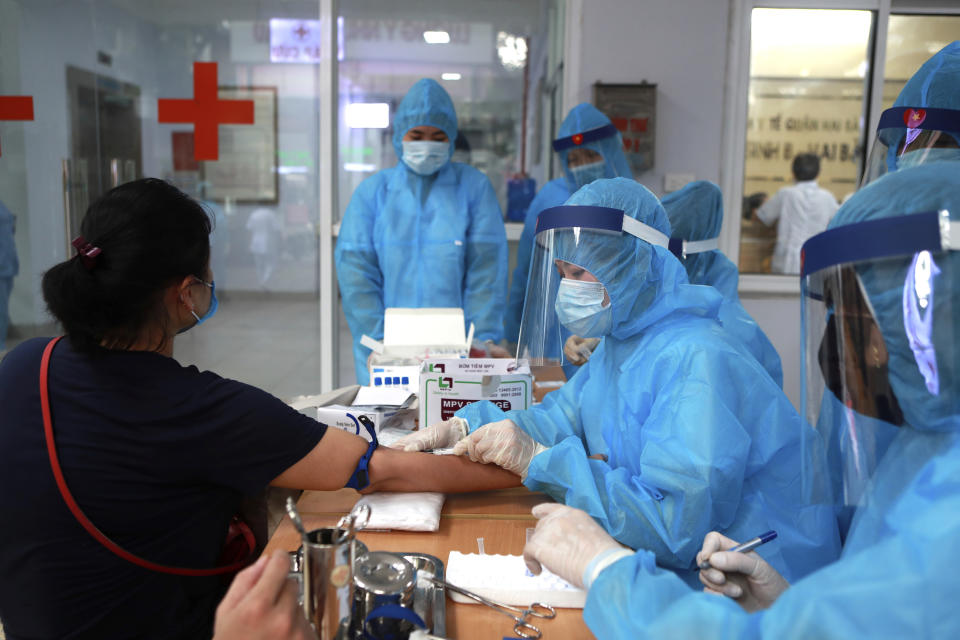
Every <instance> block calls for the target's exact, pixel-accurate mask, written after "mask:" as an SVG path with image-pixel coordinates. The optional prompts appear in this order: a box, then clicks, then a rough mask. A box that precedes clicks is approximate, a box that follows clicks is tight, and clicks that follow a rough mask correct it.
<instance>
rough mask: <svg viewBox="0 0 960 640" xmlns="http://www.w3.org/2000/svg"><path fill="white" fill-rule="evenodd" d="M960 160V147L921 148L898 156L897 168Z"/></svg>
mask: <svg viewBox="0 0 960 640" xmlns="http://www.w3.org/2000/svg"><path fill="white" fill-rule="evenodd" d="M949 161H954V162H956V161H960V149H919V150H917V151H907V152H906V153H904V154H903V155H901V156H900V157H899V158H897V169H908V168H910V167H917V166H919V165H921V164H930V163H931V162H949Z"/></svg>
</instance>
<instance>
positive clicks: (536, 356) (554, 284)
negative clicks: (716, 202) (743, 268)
mask: <svg viewBox="0 0 960 640" xmlns="http://www.w3.org/2000/svg"><path fill="white" fill-rule="evenodd" d="M629 236H633V237H635V238H639V239H641V240H644V241H646V242H649V243H650V244H656V245H659V246H662V247H666V246H667V245H668V243H669V238H667V236H666V235H664V234H663V233H660V232H659V231H657V230H656V229H653V228H652V227H649V226H648V225H646V224H643V223H642V222H639V221H638V220H636V219H634V218H631V217H630V216H627V215H625V214H624V212H623V211H621V210H619V209H614V208H609V207H594V206H560V207H552V208H549V209H544V210H543V211H542V212H541V213H540V215H539V216H538V217H537V231H536V236H535V243H534V249H533V256H532V259H531V264H530V278H529V280H528V283H527V294H526V298H525V301H524V306H523V318H522V320H521V322H520V338H519V342H518V345H517V357H518V358H525V359H527V360H529V362H530V365H531V366H532V367H547V366H558V365H562V364H564V362H565V360H564V355H563V345H564V342H565V341H566V339H567V338H568V337H570V336H571V335H579V336H580V337H583V338H602V337H603V336H604V335H606V334H608V333H609V332H610V329H611V325H612V321H613V305H615V304H616V301H614V300H611V299H610V296H609V294H608V293H607V287H608V285H609V284H610V283H607V282H604V278H605V275H604V274H606V273H610V271H611V270H610V269H609V267H608V266H606V265H608V264H609V263H610V261H611V260H612V259H614V257H615V256H616V255H617V254H618V253H619V252H620V249H621V248H622V246H623V242H625V241H628V240H627V238H628V237H629Z"/></svg>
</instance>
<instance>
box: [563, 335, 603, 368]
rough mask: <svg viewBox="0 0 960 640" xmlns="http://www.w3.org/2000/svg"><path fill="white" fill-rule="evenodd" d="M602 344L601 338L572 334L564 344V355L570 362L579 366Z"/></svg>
mask: <svg viewBox="0 0 960 640" xmlns="http://www.w3.org/2000/svg"><path fill="white" fill-rule="evenodd" d="M598 344H600V338H581V337H580V336H570V337H569V338H567V341H566V342H565V343H564V344H563V355H564V356H566V358H567V360H569V361H570V364H575V365H577V366H578V367H579V366H580V365H582V364H584V363H585V362H586V361H587V360H589V359H590V356H591V355H592V354H593V350H594V349H596V348H597V345H598Z"/></svg>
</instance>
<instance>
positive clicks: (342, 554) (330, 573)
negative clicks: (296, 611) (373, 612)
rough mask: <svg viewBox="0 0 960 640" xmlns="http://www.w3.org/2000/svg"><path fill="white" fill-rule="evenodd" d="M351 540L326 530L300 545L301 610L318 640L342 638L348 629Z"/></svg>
mask: <svg viewBox="0 0 960 640" xmlns="http://www.w3.org/2000/svg"><path fill="white" fill-rule="evenodd" d="M355 541H356V538H355V536H354V535H352V533H351V532H348V531H347V530H345V529H335V528H329V527H328V528H324V529H316V530H314V531H310V532H309V533H307V539H306V541H305V542H304V544H303V547H302V549H303V552H302V567H303V610H304V613H305V614H306V616H307V620H309V621H310V622H311V623H312V624H313V627H314V629H315V630H316V632H317V635H318V636H319V638H320V640H336V639H338V638H344V637H346V634H347V631H348V629H349V628H350V619H351V612H352V604H353V559H354V557H355V551H354V544H355Z"/></svg>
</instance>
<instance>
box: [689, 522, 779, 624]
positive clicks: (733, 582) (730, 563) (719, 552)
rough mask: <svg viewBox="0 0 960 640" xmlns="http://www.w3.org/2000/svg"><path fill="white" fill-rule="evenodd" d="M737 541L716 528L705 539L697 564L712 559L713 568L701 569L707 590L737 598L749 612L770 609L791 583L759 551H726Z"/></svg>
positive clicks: (701, 576)
mask: <svg viewBox="0 0 960 640" xmlns="http://www.w3.org/2000/svg"><path fill="white" fill-rule="evenodd" d="M737 544H738V543H737V542H736V541H735V540H731V539H730V538H728V537H726V536H724V535H721V534H719V533H717V532H716V531H711V532H710V533H708V534H707V535H706V537H705V538H704V539H703V547H702V548H701V549H700V552H699V553H698V554H697V564H698V565H699V564H700V563H701V562H704V561H709V562H710V568H709V569H702V570H701V571H700V582H702V583H703V585H704V587H705V589H704V591H707V592H710V593H718V594H722V595H725V596H727V597H729V598H733V599H734V600H736V601H737V602H738V603H739V604H740V606H741V607H743V608H744V610H746V611H747V612H748V613H753V612H754V611H759V610H760V609H766V608H767V607H769V606H770V605H771V604H773V602H774V600H776V599H777V598H778V597H779V596H780V594H781V593H783V592H784V591H786V590H787V588H788V587H789V586H790V583H789V582H787V581H786V580H785V579H784V578H783V576H781V575H780V574H779V573H778V572H777V570H776V569H774V568H773V567H771V566H770V565H769V564H767V561H766V560H764V559H763V558H761V557H760V554H758V553H757V552H756V551H751V552H749V553H732V552H730V551H725V549H730V548H731V547H735V546H737Z"/></svg>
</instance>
